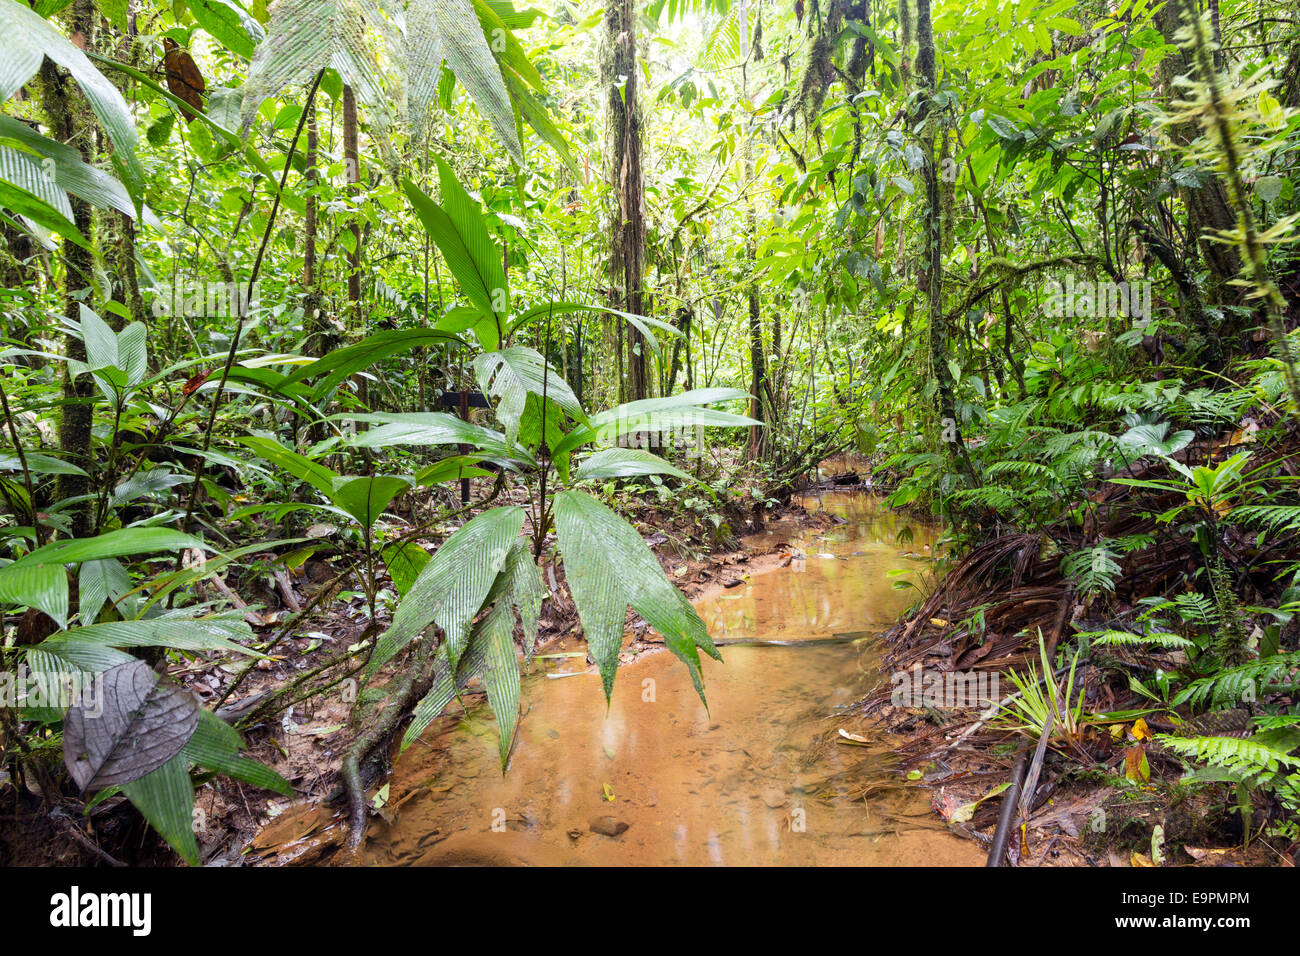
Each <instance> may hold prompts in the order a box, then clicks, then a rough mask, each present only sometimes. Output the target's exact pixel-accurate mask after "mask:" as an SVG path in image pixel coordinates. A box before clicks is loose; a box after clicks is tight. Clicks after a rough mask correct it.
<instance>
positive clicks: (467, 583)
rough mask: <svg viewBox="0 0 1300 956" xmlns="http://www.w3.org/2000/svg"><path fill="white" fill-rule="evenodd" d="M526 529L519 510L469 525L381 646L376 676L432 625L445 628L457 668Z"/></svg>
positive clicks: (446, 547)
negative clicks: (476, 621) (476, 622)
mask: <svg viewBox="0 0 1300 956" xmlns="http://www.w3.org/2000/svg"><path fill="white" fill-rule="evenodd" d="M523 525H524V510H523V509H522V508H519V507H517V506H507V507H503V508H492V509H491V510H489V511H485V512H483V513H482V514H481V515H478V516H477V517H476V518H474V519H473V520H472V521H470V522H468V523H466V524H465V525H464V526H463V527H462V528H461V529H460V530H459V531H457V532H456V533H455V534H453V535H452V536H451V537H450V538H448V539H447V541H446V542H445V543H444V544H443V545H442V547H440V548H439V549H438V550H437V552H436V553H435V554H434V556H433V558H432V559H431V560H430V561H429V563H428V564H427V565H425V568H424V570H423V571H421V572H420V576H419V577H418V578H416V579H415V583H414V584H413V585H411V590H410V591H409V592H408V593H407V595H406V597H405V598H404V599H403V601H402V603H401V604H400V605H399V606H398V608H397V613H396V614H394V615H393V623H392V626H391V627H390V628H389V629H388V631H387V632H386V633H385V634H384V635H383V637H381V638H380V639H379V640H378V641H377V642H376V644H375V650H374V653H373V654H372V655H371V657H370V663H369V665H368V666H367V668H366V674H367V676H370V675H373V674H374V673H375V672H376V671H378V670H379V668H380V667H382V666H383V665H384V664H385V663H386V662H388V661H389V660H391V659H392V657H393V655H394V654H396V653H397V652H398V651H400V650H401V649H402V648H403V647H405V646H406V645H407V644H408V643H410V641H411V640H412V639H413V638H414V637H416V635H418V634H420V633H422V632H423V631H424V630H425V629H426V628H427V627H429V625H430V624H437V625H438V627H440V628H441V629H442V632H443V641H444V643H445V644H446V646H447V652H448V659H449V660H450V662H451V664H452V666H453V668H454V667H455V665H456V664H457V663H459V661H460V656H461V654H462V653H463V652H464V650H465V645H466V642H467V641H468V639H469V625H470V622H471V621H472V620H473V619H474V616H475V615H476V614H478V612H479V611H480V610H481V609H482V607H483V601H484V600H485V599H486V598H487V596H488V592H489V591H490V590H491V588H492V583H493V581H495V580H496V576H497V573H498V572H499V571H500V570H501V568H502V566H503V565H504V563H505V560H506V555H507V554H508V553H509V551H510V548H511V546H512V545H513V544H514V541H515V539H516V538H517V537H519V532H520V530H521V529H522V528H523Z"/></svg>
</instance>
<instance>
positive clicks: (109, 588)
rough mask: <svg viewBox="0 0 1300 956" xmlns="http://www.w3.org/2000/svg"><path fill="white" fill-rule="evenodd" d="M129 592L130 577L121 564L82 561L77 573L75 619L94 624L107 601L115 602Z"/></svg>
mask: <svg viewBox="0 0 1300 956" xmlns="http://www.w3.org/2000/svg"><path fill="white" fill-rule="evenodd" d="M129 590H131V576H130V575H129V574H127V573H126V568H124V567H122V562H120V561H117V560H115V559H113V558H100V559H99V560H96V561H83V562H82V563H81V568H80V569H79V570H78V572H77V618H78V619H79V620H80V621H81V622H82V623H94V620H95V618H97V617H99V612H100V610H101V609H102V608H103V607H104V605H105V604H106V603H108V600H109V599H110V598H112V599H113V600H117V599H118V598H119V597H121V596H122V595H123V594H125V593H126V592H127V591H129Z"/></svg>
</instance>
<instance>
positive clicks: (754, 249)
mask: <svg viewBox="0 0 1300 956" xmlns="http://www.w3.org/2000/svg"><path fill="white" fill-rule="evenodd" d="M740 56H741V64H740V95H741V98H742V99H744V100H748V99H749V8H748V6H747V5H746V3H745V0H740ZM744 168H745V179H744V182H743V183H742V185H741V188H742V189H744V190H745V197H746V198H745V259H746V260H747V261H748V263H749V278H750V281H749V292H748V306H749V368H750V378H749V394H750V395H751V396H752V397H751V398H750V401H749V417H750V418H752V419H754V420H755V421H759V422H765V421H767V415H766V414H765V413H764V408H765V406H764V404H763V394H764V392H765V391H766V390H767V362H766V360H765V356H764V352H763V319H762V315H761V313H760V311H759V306H758V287H757V286H756V285H755V283H754V278H755V275H756V273H757V265H756V262H757V255H758V246H757V241H756V239H755V234H756V232H757V228H758V227H757V223H756V221H755V218H754V200H753V199H752V198H750V193H749V186H750V183H751V182H753V179H754V131H753V130H749V131H747V133H746V135H745V148H744ZM765 439H766V430H765V429H764V428H762V427H760V426H758V425H751V426H749V457H750V458H751V459H756V458H762V457H763V454H764V452H765V450H766V446H767V444H768V443H767V441H766V440H765Z"/></svg>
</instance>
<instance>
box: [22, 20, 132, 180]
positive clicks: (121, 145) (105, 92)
mask: <svg viewBox="0 0 1300 956" xmlns="http://www.w3.org/2000/svg"><path fill="white" fill-rule="evenodd" d="M0 35H3V36H4V56H3V57H0V100H7V99H9V97H11V96H13V95H14V94H15V93H17V92H18V90H19V89H21V88H22V87H23V86H24V85H25V84H26V83H27V81H28V80H30V79H31V78H32V75H33V74H34V73H35V72H36V71H37V69H38V68H39V67H40V65H41V58H42V56H48V57H49V58H50V59H51V60H53V61H54V62H55V63H57V64H58V65H59V66H61V67H63V68H64V69H65V70H67V71H68V72H69V73H71V74H72V78H73V79H74V80H76V81H77V86H78V87H80V88H81V92H82V94H83V95H84V96H85V97H86V101H87V102H88V103H90V107H91V109H93V110H94V111H95V115H96V116H98V117H99V121H100V122H101V123H102V124H103V126H104V129H105V130H107V131H108V135H109V136H110V137H111V138H112V140H113V146H114V149H113V153H112V159H113V162H114V164H115V165H116V166H117V167H118V172H119V175H120V177H121V179H122V182H123V183H124V184H125V186H126V189H127V192H128V193H129V194H130V195H131V196H132V197H133V198H134V199H135V200H136V201H137V202H138V201H139V200H140V195H141V189H142V187H143V182H144V175H143V173H142V171H141V169H140V162H139V160H138V159H137V158H136V155H135V147H136V133H135V125H134V124H133V123H132V121H131V111H130V110H129V109H128V108H127V105H126V101H125V100H124V99H122V94H121V93H119V92H118V90H117V87H115V86H114V85H113V84H112V83H110V82H108V80H107V79H105V77H104V76H103V74H101V73H100V72H99V71H98V70H96V69H95V68H94V67H93V66H91V63H90V60H88V59H87V58H86V54H84V53H82V52H81V50H79V49H77V48H76V47H75V46H73V44H72V43H71V42H69V41H68V39H67V37H65V36H64V35H63V34H62V33H60V32H59V31H58V29H57V28H56V27H55V26H54V24H52V23H50V22H49V21H47V20H43V19H41V17H40V16H39V15H38V14H37V13H35V12H34V11H33V10H32V9H31V8H30V7H28V6H27V5H26V4H23V3H19V2H17V0H0Z"/></svg>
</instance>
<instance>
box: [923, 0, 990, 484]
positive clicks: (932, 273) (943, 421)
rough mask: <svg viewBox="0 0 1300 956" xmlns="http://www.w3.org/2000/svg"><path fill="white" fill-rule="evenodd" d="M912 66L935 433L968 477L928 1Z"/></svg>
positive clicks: (970, 474) (971, 471) (927, 0)
mask: <svg viewBox="0 0 1300 956" xmlns="http://www.w3.org/2000/svg"><path fill="white" fill-rule="evenodd" d="M916 45H917V51H916V66H917V72H918V73H919V74H920V77H921V86H922V90H921V94H920V96H919V97H918V98H917V106H916V118H915V121H914V123H913V127H914V128H921V129H922V133H921V143H922V145H921V149H922V151H923V153H924V156H925V165H924V169H923V175H924V177H925V198H926V210H925V237H924V242H923V243H922V248H923V249H924V252H925V264H924V268H923V269H922V271H921V277H922V284H921V290H922V291H923V292H925V294H926V305H927V314H928V318H929V323H928V324H929V352H930V374H931V375H932V376H933V379H934V383H935V395H936V399H937V410H938V413H939V434H940V440H941V442H942V443H943V444H944V446H945V448H946V450H947V451H948V453H949V455H950V457H951V458H952V459H954V460H955V461H956V462H957V464H958V467H959V469H960V470H961V472H962V473H963V475H964V476H965V477H966V478H967V479H968V480H973V479H974V475H975V469H974V467H973V466H972V465H971V461H970V456H969V455H968V454H967V452H966V443H965V442H964V441H963V440H962V434H961V426H960V424H959V423H958V421H957V402H956V396H955V394H954V389H953V380H952V373H951V372H950V371H949V369H948V357H949V349H948V339H949V333H948V317H947V315H945V313H944V311H943V202H942V198H941V196H940V193H939V173H938V169H937V168H936V167H935V153H934V145H935V136H934V128H933V125H932V121H931V117H930V97H931V96H932V95H933V94H934V90H935V85H936V84H935V56H934V26H933V23H932V21H931V18H930V0H917V2H916Z"/></svg>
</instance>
